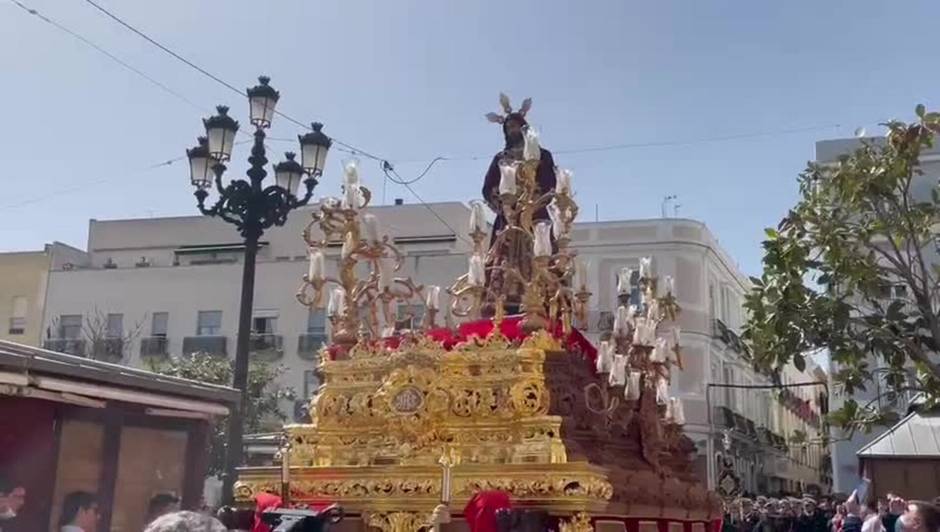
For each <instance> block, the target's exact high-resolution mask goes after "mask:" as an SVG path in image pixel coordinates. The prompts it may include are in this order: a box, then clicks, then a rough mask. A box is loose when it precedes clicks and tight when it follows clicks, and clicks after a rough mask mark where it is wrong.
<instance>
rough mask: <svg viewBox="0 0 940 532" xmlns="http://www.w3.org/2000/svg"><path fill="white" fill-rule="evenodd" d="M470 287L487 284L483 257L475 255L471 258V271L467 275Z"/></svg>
mask: <svg viewBox="0 0 940 532" xmlns="http://www.w3.org/2000/svg"><path fill="white" fill-rule="evenodd" d="M467 282H468V283H469V284H470V286H483V284H484V283H485V282H486V270H485V268H484V267H483V257H481V256H480V255H479V254H477V253H474V254H473V255H471V256H470V271H469V272H468V274H467Z"/></svg>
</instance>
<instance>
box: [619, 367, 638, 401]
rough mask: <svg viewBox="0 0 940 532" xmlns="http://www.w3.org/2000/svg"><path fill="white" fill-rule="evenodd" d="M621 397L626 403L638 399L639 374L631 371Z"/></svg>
mask: <svg viewBox="0 0 940 532" xmlns="http://www.w3.org/2000/svg"><path fill="white" fill-rule="evenodd" d="M623 397H624V399H626V400H627V401H636V400H637V399H639V398H640V372H639V371H631V372H630V375H628V381H627V385H626V386H625V387H624V390H623Z"/></svg>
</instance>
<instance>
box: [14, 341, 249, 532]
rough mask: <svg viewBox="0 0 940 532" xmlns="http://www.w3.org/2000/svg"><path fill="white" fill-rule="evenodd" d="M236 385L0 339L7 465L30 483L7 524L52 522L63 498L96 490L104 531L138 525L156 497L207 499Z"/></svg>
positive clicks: (35, 526)
mask: <svg viewBox="0 0 940 532" xmlns="http://www.w3.org/2000/svg"><path fill="white" fill-rule="evenodd" d="M237 398H238V394H237V392H236V391H235V390H234V389H231V388H225V387H220V386H211V385H207V384H202V383H197V382H192V381H187V380H184V379H177V378H171V377H166V376H163V375H159V374H156V373H152V372H148V371H143V370H138V369H133V368H129V367H125V366H119V365H115V364H108V363H104V362H99V361H95V360H89V359H85V358H80V357H75V356H71V355H66V354H62V353H56V352H52V351H47V350H43V349H37V348H34V347H29V346H24V345H20V344H15V343H11V342H3V341H0V472H2V474H5V475H7V476H8V477H10V478H11V479H12V480H13V481H14V482H16V483H18V484H19V485H22V486H24V487H25V488H26V491H27V495H26V505H25V506H24V507H23V509H22V510H21V512H20V515H19V516H18V517H17V518H16V519H15V520H13V521H12V522H10V521H7V522H4V525H3V529H4V532H7V531H15V530H29V531H37V530H55V529H57V528H56V526H55V525H56V523H57V521H58V515H59V510H60V508H59V507H60V505H61V503H62V499H63V497H64V496H65V495H66V494H67V493H69V492H72V491H76V490H83V491H89V492H92V493H95V494H97V496H98V497H99V500H100V503H101V506H100V510H101V525H100V530H112V531H115V532H124V531H127V532H131V531H135V532H136V531H139V530H142V528H143V525H144V523H143V520H144V519H145V516H146V512H147V503H148V501H149V499H150V497H151V496H153V495H154V494H156V493H159V492H171V493H174V494H176V495H178V496H179V497H181V499H182V504H183V506H184V507H195V506H196V505H198V504H199V502H200V499H201V497H202V489H203V481H204V477H205V471H206V465H207V438H208V436H209V429H210V424H209V422H210V420H211V419H212V418H213V417H214V416H222V415H226V414H227V413H228V412H229V407H230V405H233V404H235V402H236V401H237Z"/></svg>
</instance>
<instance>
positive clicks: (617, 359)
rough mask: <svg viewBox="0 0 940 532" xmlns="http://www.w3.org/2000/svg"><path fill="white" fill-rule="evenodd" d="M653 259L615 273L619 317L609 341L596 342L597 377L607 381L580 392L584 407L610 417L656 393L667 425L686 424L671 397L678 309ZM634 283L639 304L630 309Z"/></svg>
mask: <svg viewBox="0 0 940 532" xmlns="http://www.w3.org/2000/svg"><path fill="white" fill-rule="evenodd" d="M651 265H652V259H650V258H644V259H641V261H640V269H639V271H638V272H637V271H634V270H633V269H630V268H624V269H623V270H621V271H620V273H619V274H618V281H617V290H618V302H619V303H620V305H619V307H618V308H617V313H616V315H615V316H614V324H613V330H612V331H611V334H610V339H608V340H603V341H601V343H600V346H599V349H598V356H597V367H596V369H597V372H598V373H599V374H601V375H604V376H606V377H607V379H604V380H603V381H602V384H601V385H598V384H593V383H592V384H589V385H588V386H586V387H585V389H584V394H585V400H586V402H587V405H588V408H589V409H590V410H591V411H593V412H594V413H597V414H606V415H607V419H608V420H610V418H611V417H612V416H613V413H614V412H615V411H616V410H617V408H618V407H619V405H620V404H621V402H622V401H626V402H628V403H633V402H637V401H639V400H640V397H641V395H642V394H643V393H649V394H655V397H656V404H657V405H658V410H659V411H660V413H661V414H662V415H663V417H664V418H665V420H666V421H667V422H668V423H673V424H676V425H682V424H684V422H685V415H684V412H683V407H682V402H681V400H679V399H678V398H675V397H670V396H669V381H670V376H671V368H672V367H673V366H674V365H675V366H678V367H679V368H680V369H681V368H682V351H681V345H680V341H679V340H680V338H679V337H680V329H679V326H678V325H677V324H675V321H676V319H677V318H678V315H679V311H680V308H679V305H678V303H677V301H676V297H675V294H674V291H675V288H674V282H673V279H672V278H671V277H669V276H666V277H665V278H664V281H665V282H664V284H665V286H664V287H663V290H662V292H663V294H662V295H657V294H658V292H659V288H660V287H659V286H658V285H659V279H658V278H657V277H655V276H653V275H651V273H650V270H651ZM634 278H636V281H635V282H636V284H637V285H638V288H639V296H640V301H638V302H636V303H637V304H631V301H630V299H631V287H632V284H633V282H634Z"/></svg>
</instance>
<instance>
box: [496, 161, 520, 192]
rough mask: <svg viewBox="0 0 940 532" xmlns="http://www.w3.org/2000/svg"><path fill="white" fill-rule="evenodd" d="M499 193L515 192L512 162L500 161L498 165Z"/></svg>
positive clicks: (514, 169)
mask: <svg viewBox="0 0 940 532" xmlns="http://www.w3.org/2000/svg"><path fill="white" fill-rule="evenodd" d="M499 193H500V194H515V193H516V165H515V164H512V163H502V164H500V165H499Z"/></svg>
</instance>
